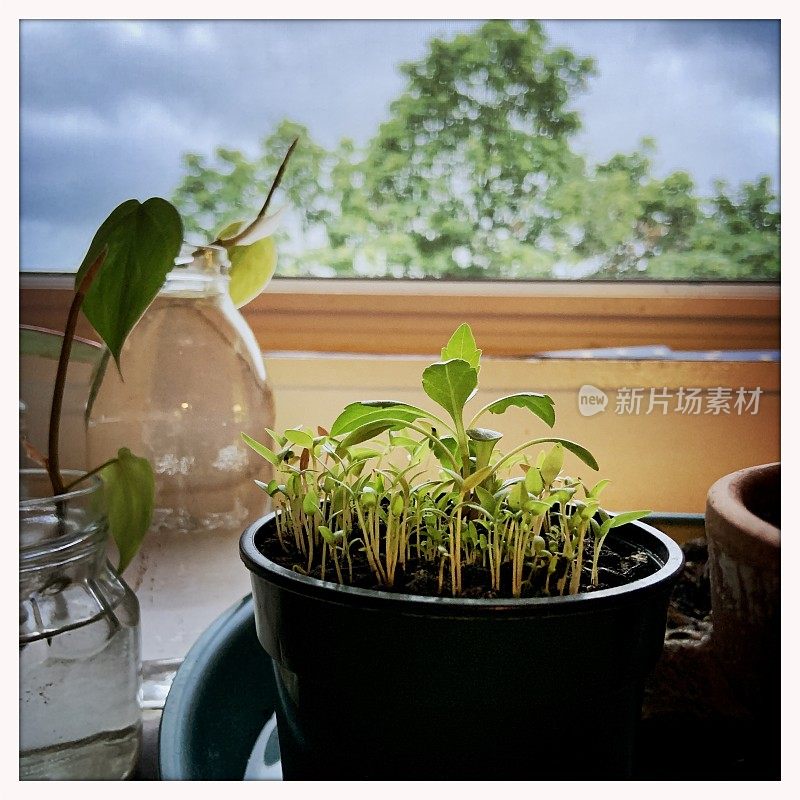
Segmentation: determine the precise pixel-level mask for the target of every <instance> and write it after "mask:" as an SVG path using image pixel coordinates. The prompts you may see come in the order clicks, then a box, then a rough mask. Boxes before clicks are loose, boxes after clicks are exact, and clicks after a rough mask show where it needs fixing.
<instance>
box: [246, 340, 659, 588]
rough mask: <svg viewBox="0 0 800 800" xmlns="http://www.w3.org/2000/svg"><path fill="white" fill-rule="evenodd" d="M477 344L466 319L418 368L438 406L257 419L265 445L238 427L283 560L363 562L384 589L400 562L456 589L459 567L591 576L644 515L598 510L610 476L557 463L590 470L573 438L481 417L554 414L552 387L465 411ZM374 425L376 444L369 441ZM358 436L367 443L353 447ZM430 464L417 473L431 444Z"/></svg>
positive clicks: (493, 574) (350, 570)
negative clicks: (511, 435) (569, 460)
mask: <svg viewBox="0 0 800 800" xmlns="http://www.w3.org/2000/svg"><path fill="white" fill-rule="evenodd" d="M480 357H481V351H480V350H479V349H478V348H477V346H476V344H475V339H474V337H473V335H472V331H471V329H470V327H469V325H467V324H463V325H461V326H460V327H459V328H458V329H457V330H456V331H455V333H454V334H453V335H452V337H451V338H450V340H449V341H448V343H447V344H446V345H445V347H444V348H443V349H442V352H441V360H440V361H438V362H436V363H435V364H432V365H431V366H429V367H427V368H426V369H425V370H424V372H423V374H422V387H423V389H424V391H425V393H426V394H427V395H428V397H430V398H431V400H433V401H434V402H435V403H437V404H438V405H439V406H440V407H441V409H443V411H444V412H445V415H446V416H445V415H441V412H439V413H433V412H430V411H427V410H425V409H422V408H418V407H416V406H413V405H409V404H407V403H400V402H393V401H373V402H357V403H351V404H350V405H348V406H346V407H345V409H344V410H343V411H342V412H341V414H339V416H338V417H337V418H336V420H335V422H334V423H333V425H332V427H331V429H330V431H327V430H325V429H323V428H317V431H316V434H314V433H313V432H312V431H311V430H310V429H307V428H302V427H300V428H293V429H290V430H287V431H285V432H284V433H283V434H282V435H281V434H278V433H276V432H274V431H271V430H267V433H268V434H269V435H270V436H271V437H272V439H273V440H274V442H275V447H274V448H272V449H271V448H269V447H267V446H266V445H264V444H262V443H260V442H258V441H256V440H254V439H252V438H251V437H249V436H247V435H246V434H243V438H244V440H245V441H246V442H247V444H248V445H249V446H250V447H252V448H253V449H254V450H255V451H256V452H257V453H259V454H260V455H261V456H263V457H264V458H265V459H266V460H267V461H269V462H270V463H271V464H272V465H273V466H274V467H275V468H276V478H275V479H273V480H272V481H270V482H269V483H266V484H265V483H263V482H259V481H257V482H256V483H258V485H259V486H260V487H261V488H262V489H263V490H264V491H265V492H267V493H268V494H269V495H270V497H271V498H272V500H273V503H274V506H275V508H276V510H277V511H278V513H277V514H276V517H275V526H274V531H275V536H276V538H277V542H278V544H279V546H280V548H281V551H282V552H283V553H285V554H286V555H287V556H288V557H290V558H291V559H293V561H294V563H293V568H294V569H295V571H297V572H300V573H304V574H308V575H312V574H313V575H315V576H319V577H321V578H322V579H323V580H336V581H338V582H339V583H342V584H352V583H354V582H355V581H354V571H355V572H357V571H358V565H359V561H360V562H366V564H367V565H368V569H369V572H370V573H371V576H372V580H373V583H374V584H375V585H376V586H378V587H382V588H386V589H392V588H395V587H396V585H397V583H398V575H399V574H401V573H403V574H406V573H407V572H409V571H413V570H418V569H422V570H427V571H429V572H430V571H433V572H434V573H435V574H436V576H437V580H436V591H437V592H438V593H439V594H443V593H446V592H448V591H449V593H451V594H452V595H453V596H460V595H462V594H464V593H465V591H466V590H467V588H468V587H467V585H466V580H465V574H466V573H468V572H470V573H472V574H478V575H480V576H481V579H482V580H484V581H485V583H486V584H487V587H486V588H487V590H488V593H489V595H490V596H502V595H511V596H513V597H522V596H535V595H550V594H557V595H564V594H577V593H578V592H579V591H580V590H581V589H582V588H583V589H586V588H591V587H595V588H596V587H598V586H599V584H600V579H599V578H600V576H599V563H600V556H601V553H602V550H603V544H604V541H605V539H606V536H607V535H608V533H609V531H610V530H611V529H612V528H615V527H618V526H620V525H624V524H626V523H628V522H632V521H634V520H637V519H640V518H642V517H645V516H647V514H649V513H650V512H649V511H632V512H627V513H623V514H617V515H615V516H613V517H612V516H609V515H608V514H607V513H606V512H605V511H603V510H602V509H601V508H600V494H601V492H602V491H603V489H604V488H605V486H606V485H607V484H608V481H607V480H601V481H599V482H598V483H594V484H588V483H584V482H583V481H582V480H581V479H580V478H573V477H570V476H568V475H564V474H562V467H563V461H564V451H565V450H568V451H570V452H571V453H573V454H574V455H576V456H577V457H578V458H579V459H580V461H581V462H583V464H585V465H586V466H588V467H590V468H591V469H593V470H597V469H598V465H597V462H596V461H595V459H594V457H593V456H592V454H591V453H590V452H589V451H588V450H586V449H585V448H584V447H582V446H581V445H579V444H577V443H575V442H573V441H570V440H568V439H562V438H558V437H552V436H544V437H539V438H536V439H532V440H530V441H527V442H525V443H523V444H521V445H519V446H518V447H514V448H513V449H511V450H510V451H509V452H507V453H505V454H503V453H501V452H500V451H499V450H498V449H497V445H498V443H499V441H500V440H501V438H502V434H501V433H500V432H498V431H496V430H493V429H490V428H486V427H480V425H481V423H483V422H484V420H486V418H487V417H488V416H489V415H499V414H502V413H503V412H505V411H506V410H507V409H508V408H511V407H517V408H522V409H526V410H527V411H529V412H531V413H532V414H534V415H535V416H536V417H538V418H539V419H540V420H541V421H542V422H543V423H544V424H545V425H547V426H548V427H552V426H553V425H554V423H555V410H554V406H553V401H552V399H551V398H550V397H549V396H547V395H545V394H539V393H535V392H520V393H516V394H512V395H508V396H506V397H502V398H500V399H499V400H494V401H492V402H490V403H487V404H486V405H484V406H483V407H482V408H480V409H479V410H478V411H477V413H475V414H474V415H473V416H472V417H471V418H467V417H465V406H466V404H467V403H468V401H470V400H471V399H472V397H473V396H474V395H475V393H476V391H477V386H478V373H479V371H480ZM384 434H385V436H386V440H384V441H383V443H378V442H375V441H373V440H375V439H376V438H377V437H380V436H382V435H384ZM365 443H369V445H368V446H365ZM430 456H432V457H433V460H434V466H435V468H436V472H437V474H436V475H435V476H434V477H429V475H430V470H429V467H428V461H429V457H430Z"/></svg>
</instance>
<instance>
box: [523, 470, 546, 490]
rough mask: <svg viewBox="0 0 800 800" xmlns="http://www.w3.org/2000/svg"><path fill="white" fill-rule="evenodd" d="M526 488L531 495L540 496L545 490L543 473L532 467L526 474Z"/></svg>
mask: <svg viewBox="0 0 800 800" xmlns="http://www.w3.org/2000/svg"><path fill="white" fill-rule="evenodd" d="M525 488H526V489H527V490H528V491H529V492H530V493H531V494H540V493H541V492H542V490H543V489H544V481H543V480H542V473H541V472H540V471H539V469H538V467H531V468H530V469H529V470H528V471H527V472H526V473H525Z"/></svg>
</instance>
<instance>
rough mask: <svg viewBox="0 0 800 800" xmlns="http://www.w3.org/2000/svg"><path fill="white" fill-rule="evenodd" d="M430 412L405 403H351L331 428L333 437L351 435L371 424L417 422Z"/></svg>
mask: <svg viewBox="0 0 800 800" xmlns="http://www.w3.org/2000/svg"><path fill="white" fill-rule="evenodd" d="M427 416H428V412H427V411H423V410H422V409H421V408H416V407H415V406H409V405H406V404H405V403H395V402H392V401H380V402H377V403H350V404H349V405H348V406H345V408H344V410H343V411H342V413H341V414H339V416H338V417H337V418H336V420H335V421H334V423H333V425H332V426H331V436H341V435H342V434H345V433H350V432H351V431H354V430H355V429H356V428H360V427H361V426H362V425H366V424H368V423H371V422H379V421H387V422H388V421H392V422H393V423H409V422H415V421H416V420H418V419H420V418H421V417H427Z"/></svg>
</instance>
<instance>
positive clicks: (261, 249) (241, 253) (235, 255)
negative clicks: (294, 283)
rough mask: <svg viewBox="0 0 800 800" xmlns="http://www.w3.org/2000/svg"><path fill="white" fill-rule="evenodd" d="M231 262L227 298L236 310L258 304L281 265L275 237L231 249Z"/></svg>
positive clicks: (229, 255)
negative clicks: (256, 302)
mask: <svg viewBox="0 0 800 800" xmlns="http://www.w3.org/2000/svg"><path fill="white" fill-rule="evenodd" d="M228 260H229V261H230V262H231V269H230V282H229V283H228V294H230V296H231V300H232V301H233V304H234V305H235V306H236V308H241V307H242V306H245V305H247V304H248V303H249V302H250V301H251V300H255V298H256V297H258V295H260V294H261V292H263V291H264V287H265V286H266V285H267V284H268V283H269V282H270V279H271V278H272V276H273V274H274V273H275V267H276V265H277V263H278V252H277V249H276V247H275V240H274V239H273V238H272V237H267V238H266V239H259V240H258V241H256V242H253V243H252V244H237V245H234V246H232V247H229V248H228Z"/></svg>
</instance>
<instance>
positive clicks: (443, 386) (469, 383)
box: [422, 358, 478, 430]
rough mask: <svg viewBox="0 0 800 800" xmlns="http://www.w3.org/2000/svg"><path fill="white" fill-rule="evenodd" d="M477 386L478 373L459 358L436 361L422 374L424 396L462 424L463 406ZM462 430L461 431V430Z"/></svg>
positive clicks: (458, 423)
mask: <svg viewBox="0 0 800 800" xmlns="http://www.w3.org/2000/svg"><path fill="white" fill-rule="evenodd" d="M477 386H478V371H477V370H476V369H475V367H471V366H470V365H469V363H468V362H466V361H464V360H463V359H460V358H454V359H451V360H450V361H438V362H437V363H436V364H431V366H429V367H428V368H427V369H426V370H425V371H424V372H423V373H422V388H423V389H424V390H425V394H427V395H428V397H430V398H431V400H433V401H434V402H436V403H438V404H439V405H440V406H441V407H442V408H443V409H444V410H445V411H447V413H448V414H449V415H450V416H451V417H452V418H453V421H454V422H455V423H456V425H461V424H462V419H463V412H464V406H465V405H466V403H467V401H468V400H469V399H470V398H471V397H472V395H473V394H474V393H475V390H476V389H477ZM462 430H463V429H462Z"/></svg>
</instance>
